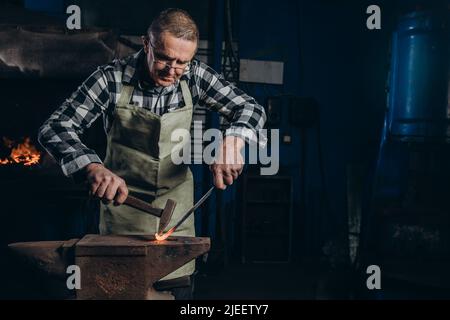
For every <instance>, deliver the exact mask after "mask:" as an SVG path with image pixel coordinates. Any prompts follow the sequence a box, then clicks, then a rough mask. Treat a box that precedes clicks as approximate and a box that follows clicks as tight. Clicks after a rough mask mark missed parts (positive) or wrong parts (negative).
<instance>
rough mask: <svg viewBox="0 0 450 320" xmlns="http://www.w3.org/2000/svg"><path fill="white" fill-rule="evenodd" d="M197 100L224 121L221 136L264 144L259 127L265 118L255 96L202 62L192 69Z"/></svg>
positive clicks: (262, 124) (264, 139)
mask: <svg viewBox="0 0 450 320" xmlns="http://www.w3.org/2000/svg"><path fill="white" fill-rule="evenodd" d="M194 75H195V77H196V83H197V86H198V90H199V104H200V105H205V106H206V107H207V108H208V109H211V110H214V111H216V112H218V113H219V114H220V115H221V116H223V117H224V119H225V123H226V125H227V127H226V130H225V136H237V137H240V138H242V139H244V140H245V141H246V142H247V143H259V145H260V146H265V145H266V143H267V138H266V137H265V135H263V134H262V133H261V132H260V130H261V129H262V128H263V127H264V124H265V122H266V114H265V111H264V108H263V107H262V106H261V105H259V104H258V103H257V102H256V100H255V99H254V98H252V97H250V96H249V95H247V94H246V93H245V92H243V91H242V90H241V89H239V88H238V87H236V86H235V85H234V84H232V83H230V82H228V81H227V80H225V79H224V78H223V76H222V75H220V74H218V73H217V72H216V71H214V70H213V69H212V68H210V67H209V66H207V65H206V64H204V63H201V62H200V63H199V65H197V66H196V67H195V69H194Z"/></svg>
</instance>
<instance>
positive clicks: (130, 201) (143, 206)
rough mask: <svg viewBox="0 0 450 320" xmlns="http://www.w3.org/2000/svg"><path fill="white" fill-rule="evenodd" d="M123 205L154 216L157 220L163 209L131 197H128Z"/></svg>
mask: <svg viewBox="0 0 450 320" xmlns="http://www.w3.org/2000/svg"><path fill="white" fill-rule="evenodd" d="M124 204H127V205H129V206H130V207H133V208H135V209H139V210H142V211H145V212H147V213H150V214H151V215H154V216H156V217H158V218H159V217H161V214H162V212H163V209H159V208H155V207H152V206H151V205H150V204H149V203H147V202H145V201H142V200H141V199H138V198H135V197H133V196H128V197H127V199H126V200H125V202H124Z"/></svg>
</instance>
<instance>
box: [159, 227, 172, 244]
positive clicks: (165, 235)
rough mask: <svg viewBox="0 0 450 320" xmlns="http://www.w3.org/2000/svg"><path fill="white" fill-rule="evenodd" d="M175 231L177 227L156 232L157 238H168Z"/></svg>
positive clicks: (161, 239)
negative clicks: (163, 231) (161, 232)
mask: <svg viewBox="0 0 450 320" xmlns="http://www.w3.org/2000/svg"><path fill="white" fill-rule="evenodd" d="M174 231H175V227H173V228H171V229H170V230H169V231H167V232H166V233H163V234H161V235H160V234H158V233H155V239H156V240H158V241H163V240H166V239H167V238H168V237H169V236H170V235H171V234H172V233H173V232H174Z"/></svg>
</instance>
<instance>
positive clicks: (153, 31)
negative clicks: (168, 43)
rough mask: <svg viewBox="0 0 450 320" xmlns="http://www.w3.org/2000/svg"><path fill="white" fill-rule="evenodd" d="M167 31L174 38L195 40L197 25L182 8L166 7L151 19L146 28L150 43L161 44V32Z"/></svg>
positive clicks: (197, 33) (196, 37)
mask: <svg viewBox="0 0 450 320" xmlns="http://www.w3.org/2000/svg"><path fill="white" fill-rule="evenodd" d="M164 32H168V33H170V34H171V35H173V36H174V37H176V38H179V39H184V40H188V41H193V42H197V43H198V40H199V32H198V27H197V25H196V24H195V21H194V20H193V19H192V17H191V16H190V15H189V14H188V13H187V12H186V11H184V10H182V9H174V8H170V9H166V10H164V11H162V12H161V13H160V14H159V15H158V16H157V17H156V18H155V20H153V22H152V24H151V25H150V27H149V28H148V30H147V36H148V37H149V39H150V42H151V44H152V45H160V44H161V34H162V33H164Z"/></svg>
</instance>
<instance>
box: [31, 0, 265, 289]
mask: <svg viewBox="0 0 450 320" xmlns="http://www.w3.org/2000/svg"><path fill="white" fill-rule="evenodd" d="M142 41H143V46H144V47H143V49H142V50H140V51H139V52H138V53H136V54H135V55H133V56H130V57H127V58H125V59H122V60H115V61H113V62H112V63H110V64H108V65H105V66H102V67H99V68H98V69H97V71H95V72H94V73H93V74H92V75H91V76H90V77H89V78H88V79H87V80H86V81H85V82H84V83H83V84H82V85H81V86H80V87H79V88H78V90H76V91H75V92H74V93H73V95H72V96H71V98H69V99H67V100H66V101H65V102H64V103H63V105H62V106H61V107H60V108H59V109H58V110H56V111H55V112H54V113H53V114H52V115H51V117H50V118H49V119H48V120H47V121H46V122H45V123H44V124H43V126H42V127H41V128H40V132H39V141H40V143H41V144H42V145H43V146H44V148H45V149H46V150H47V151H48V152H49V153H50V154H51V155H52V156H53V157H54V158H55V159H56V160H57V161H58V162H59V163H60V165H61V167H62V170H63V172H64V174H65V175H67V176H71V175H74V174H80V173H82V174H84V176H85V178H86V180H87V181H88V184H89V186H90V192H91V194H92V195H94V196H96V197H98V198H100V199H102V200H103V201H102V203H101V212H100V233H101V234H151V233H154V232H156V230H157V224H158V219H157V218H154V217H152V216H149V215H147V214H144V213H142V212H140V211H138V210H136V209H133V208H131V207H128V206H126V205H121V204H122V203H123V202H124V201H125V199H126V198H127V196H128V193H129V192H130V193H133V194H134V195H136V196H138V197H140V198H142V199H144V200H146V201H149V202H151V204H152V205H153V206H155V207H160V208H162V207H164V205H165V203H166V201H167V199H169V198H171V199H174V200H175V201H177V206H176V209H175V212H174V213H173V218H172V221H175V222H176V221H177V220H178V219H179V218H180V217H181V215H182V213H183V212H185V211H186V210H187V209H188V208H190V207H191V206H192V205H193V179H192V173H191V172H190V170H189V168H188V166H187V165H175V164H174V163H173V162H172V161H171V157H170V154H171V150H173V147H174V146H175V142H172V141H171V139H170V135H171V133H172V132H173V130H175V129H180V128H183V129H186V130H189V129H190V126H191V121H192V113H193V108H194V107H193V106H194V105H204V106H206V107H207V109H209V110H211V111H216V112H218V113H219V114H220V115H221V116H223V117H225V118H226V119H227V121H228V122H229V123H230V126H229V128H228V129H227V130H226V132H225V137H224V139H223V142H222V145H221V147H220V149H219V150H220V152H219V155H218V156H217V159H218V160H217V161H216V162H215V163H214V164H212V165H211V166H210V169H211V171H212V172H213V176H214V185H215V186H216V187H217V188H219V189H225V187H226V185H231V184H232V183H233V181H234V180H236V179H237V178H238V176H239V174H240V173H241V172H242V168H243V159H242V157H241V155H240V150H241V148H242V147H243V146H244V144H245V141H247V142H251V141H253V142H256V131H257V130H258V129H260V128H262V127H263V125H264V122H265V120H266V116H265V113H264V109H263V108H262V107H261V106H260V105H258V104H257V103H256V101H255V100H254V99H253V98H251V97H249V96H248V95H246V94H245V93H243V92H242V91H241V90H239V89H238V88H236V87H235V86H234V85H232V84H230V83H229V82H227V81H225V80H224V79H223V77H221V76H220V75H218V74H217V73H216V72H215V71H214V70H212V69H211V68H210V67H208V66H207V65H205V64H204V63H201V62H199V61H197V60H195V59H194V55H195V53H196V51H197V46H198V41H199V33H198V28H197V26H196V24H195V22H194V21H193V20H192V18H191V17H190V16H189V15H188V14H187V13H186V12H185V11H183V10H180V9H168V10H165V11H163V12H161V13H160V14H159V16H158V17H157V18H156V19H155V20H154V21H153V22H152V24H151V26H150V27H149V29H148V33H147V35H146V36H144V37H142ZM100 115H102V116H103V120H104V126H105V131H106V132H107V133H108V144H107V151H106V158H105V159H104V161H103V162H102V160H101V159H100V158H99V157H98V156H97V155H96V153H95V152H94V151H93V150H91V149H89V148H88V147H87V146H85V145H84V144H83V143H82V142H81V141H80V138H79V134H80V133H82V132H83V130H84V129H86V128H88V127H89V126H90V125H91V124H92V123H93V122H94V121H95V120H96V119H97V118H98V117H99V116H100ZM170 227H171V225H169V227H168V228H170ZM174 235H183V236H194V235H195V233H194V220H193V216H191V217H190V219H188V220H187V221H186V222H185V223H183V225H182V226H180V228H179V229H178V230H177V231H176V232H175V233H174ZM194 267H195V262H194V261H192V262H190V263H188V264H186V265H185V266H183V267H181V268H180V269H178V270H176V271H174V272H173V273H171V274H169V275H168V276H166V277H165V278H163V280H164V281H166V282H165V284H166V288H167V287H168V288H174V287H176V286H177V285H176V284H177V283H178V284H179V283H183V280H184V279H189V276H190V275H191V274H192V273H193V271H194ZM161 283H163V282H161ZM171 283H172V286H171ZM186 283H188V282H186ZM172 292H174V294H175V297H176V298H191V297H192V296H191V291H190V290H189V287H188V291H186V290H184V291H183V290H181V291H180V290H178V291H177V290H172ZM180 292H181V293H180Z"/></svg>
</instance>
